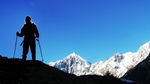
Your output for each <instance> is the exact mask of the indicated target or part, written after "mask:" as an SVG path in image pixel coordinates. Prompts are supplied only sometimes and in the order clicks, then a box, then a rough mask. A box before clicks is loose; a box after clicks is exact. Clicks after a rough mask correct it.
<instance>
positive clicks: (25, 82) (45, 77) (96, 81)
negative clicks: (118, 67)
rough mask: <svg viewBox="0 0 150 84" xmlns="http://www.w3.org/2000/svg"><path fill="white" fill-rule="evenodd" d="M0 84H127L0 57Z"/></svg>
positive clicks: (37, 62) (36, 63) (39, 63)
mask: <svg viewBox="0 0 150 84" xmlns="http://www.w3.org/2000/svg"><path fill="white" fill-rule="evenodd" d="M0 84H129V83H127V82H123V81H121V80H120V79H118V78H115V77H113V76H110V75H108V76H98V75H83V76H76V75H73V74H68V73H65V72H63V71H61V70H58V69H56V68H54V67H50V66H49V65H47V64H44V63H42V62H40V61H30V60H29V61H23V60H21V59H8V58H5V57H0Z"/></svg>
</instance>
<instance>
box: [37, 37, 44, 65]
mask: <svg viewBox="0 0 150 84" xmlns="http://www.w3.org/2000/svg"><path fill="white" fill-rule="evenodd" d="M36 40H37V42H38V44H39V48H40V53H41V58H42V62H44V58H43V54H42V49H41V44H40V40H39V39H36Z"/></svg>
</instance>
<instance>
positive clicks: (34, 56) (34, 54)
mask: <svg viewBox="0 0 150 84" xmlns="http://www.w3.org/2000/svg"><path fill="white" fill-rule="evenodd" d="M30 49H31V53H32V60H34V61H35V60H36V45H35V40H32V41H31V42H30Z"/></svg>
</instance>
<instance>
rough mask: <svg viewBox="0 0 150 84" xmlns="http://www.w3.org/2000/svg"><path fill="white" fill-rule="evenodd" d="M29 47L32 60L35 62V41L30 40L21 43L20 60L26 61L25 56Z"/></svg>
mask: <svg viewBox="0 0 150 84" xmlns="http://www.w3.org/2000/svg"><path fill="white" fill-rule="evenodd" d="M29 47H30V50H31V53H32V60H36V44H35V39H30V40H27V41H26V40H24V42H23V55H22V59H23V60H26V58H27V54H28V51H29Z"/></svg>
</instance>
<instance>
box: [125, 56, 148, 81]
mask: <svg viewBox="0 0 150 84" xmlns="http://www.w3.org/2000/svg"><path fill="white" fill-rule="evenodd" d="M123 78H126V79H129V80H133V81H136V82H137V83H138V84H149V83H150V80H149V79H150V54H149V56H148V57H147V58H146V59H145V60H143V61H142V62H141V63H139V64H138V65H137V66H136V67H134V68H133V69H131V70H129V71H128V72H127V73H126V74H125V75H124V76H123Z"/></svg>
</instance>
